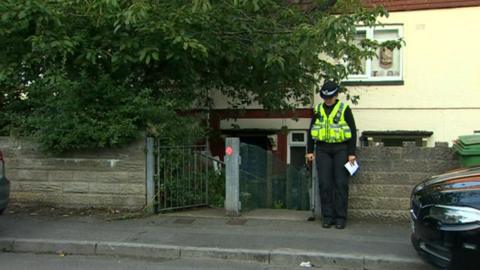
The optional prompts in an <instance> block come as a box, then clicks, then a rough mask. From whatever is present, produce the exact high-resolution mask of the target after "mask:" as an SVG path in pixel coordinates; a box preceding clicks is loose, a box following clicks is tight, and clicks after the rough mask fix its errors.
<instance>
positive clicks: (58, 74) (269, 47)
mask: <svg viewBox="0 0 480 270" xmlns="http://www.w3.org/2000/svg"><path fill="white" fill-rule="evenodd" d="M290 2H291V1H276V0H225V1H214V0H175V1H168V0H163V1H162V0H156V1H155V0H150V1H147V0H135V1H134V0H69V1H60V0H56V1H51V0H3V1H1V2H0V47H1V48H2V50H0V89H2V95H0V104H1V105H0V119H1V120H0V121H1V122H0V124H1V125H2V126H1V129H0V133H3V134H5V133H9V132H15V133H17V134H24V135H36V136H37V137H38V138H40V140H41V142H42V144H43V145H44V146H45V147H46V148H47V149H50V150H53V151H64V150H68V149H72V148H85V147H94V146H98V147H108V146H116V145H122V144H124V143H126V142H128V141H129V140H131V139H132V138H133V137H135V136H136V135H137V133H138V132H139V131H145V130H147V131H149V132H152V133H153V134H156V135H159V136H168V137H170V138H171V139H172V140H174V139H175V138H178V137H183V136H184V135H185V134H187V132H188V134H201V132H202V131H201V128H200V127H201V126H200V125H199V124H198V121H193V120H192V119H196V116H194V117H192V115H188V114H187V113H185V112H186V111H189V110H190V109H192V108H197V109H198V108H200V109H205V110H207V109H208V108H210V107H211V106H212V105H213V103H212V99H211V96H212V93H213V92H214V91H219V92H221V93H222V94H224V95H226V96H227V97H228V98H229V99H230V102H231V104H232V106H233V107H242V106H244V105H247V104H250V103H252V102H258V103H260V104H262V105H263V107H264V108H265V109H268V110H288V109H291V108H292V107H293V106H294V104H296V103H297V104H298V103H304V104H305V103H309V102H310V100H311V96H312V91H318V88H319V81H320V80H321V79H323V78H332V79H337V80H340V79H342V78H345V77H346V76H347V74H348V73H349V72H354V71H356V70H359V69H361V65H360V63H361V61H360V59H361V58H368V57H375V52H376V49H377V48H378V47H379V46H382V44H377V43H375V42H368V43H367V42H366V43H365V44H362V45H364V46H362V47H360V48H359V47H357V46H356V45H355V44H354V42H353V38H354V36H355V26H356V25H358V24H364V25H374V24H375V23H377V17H378V16H384V15H386V13H385V12H384V10H382V9H374V10H367V9H365V8H363V7H362V6H361V5H359V3H360V1H359V0H343V1H328V0H325V1H323V0H317V1H315V2H316V3H317V4H316V5H314V6H312V8H311V9H308V10H305V9H300V8H298V6H297V5H293V4H291V3H290ZM335 2H336V4H335V5H333V4H334V3H335ZM332 5H333V6H332ZM388 45H389V46H394V44H391V43H389V44H388ZM320 55H322V56H325V57H327V58H325V57H322V58H320V57H319V56H320ZM325 59H337V60H344V61H346V62H347V63H348V65H347V66H344V65H342V64H340V63H339V62H338V61H327V60H325ZM178 115H183V117H177V116H178ZM184 128H187V129H189V130H188V131H185V130H184Z"/></svg>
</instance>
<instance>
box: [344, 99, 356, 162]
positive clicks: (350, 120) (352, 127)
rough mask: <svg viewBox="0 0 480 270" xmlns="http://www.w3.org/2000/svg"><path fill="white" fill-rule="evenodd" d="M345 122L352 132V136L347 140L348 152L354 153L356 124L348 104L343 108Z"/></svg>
mask: <svg viewBox="0 0 480 270" xmlns="http://www.w3.org/2000/svg"><path fill="white" fill-rule="evenodd" d="M345 122H347V124H348V126H349V127H350V131H351V132H352V138H350V140H348V142H347V143H348V150H347V151H348V154H349V155H355V148H356V144H357V126H356V125H355V119H354V118H353V113H352V110H351V109H350V106H348V107H347V108H346V109H345Z"/></svg>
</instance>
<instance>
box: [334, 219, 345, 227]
mask: <svg viewBox="0 0 480 270" xmlns="http://www.w3.org/2000/svg"><path fill="white" fill-rule="evenodd" d="M346 225H347V222H346V221H345V220H344V219H337V222H336V224H335V228H336V229H339V230H343V229H345V226H346Z"/></svg>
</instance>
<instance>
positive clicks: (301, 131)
mask: <svg viewBox="0 0 480 270" xmlns="http://www.w3.org/2000/svg"><path fill="white" fill-rule="evenodd" d="M294 133H302V134H303V138H304V139H305V140H304V141H303V142H294V141H293V134H294ZM307 140H308V136H307V131H306V130H291V131H290V132H289V133H288V143H287V164H290V161H291V156H290V155H291V151H290V147H291V146H305V153H306V151H307Z"/></svg>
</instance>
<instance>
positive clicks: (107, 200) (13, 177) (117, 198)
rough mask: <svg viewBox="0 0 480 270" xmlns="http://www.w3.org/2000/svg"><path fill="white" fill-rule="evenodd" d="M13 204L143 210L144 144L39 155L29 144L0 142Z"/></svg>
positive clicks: (141, 141)
mask: <svg viewBox="0 0 480 270" xmlns="http://www.w3.org/2000/svg"><path fill="white" fill-rule="evenodd" d="M0 149H1V150H2V151H3V153H4V155H5V159H6V169H7V171H6V172H7V178H9V179H10V181H11V202H12V203H19V204H45V205H52V206H61V207H78V208H81V207H99V208H104V207H111V208H122V209H140V208H142V207H143V206H144V205H145V188H146V187H145V154H144V142H143V140H139V141H137V142H136V143H133V144H131V145H129V146H128V147H124V148H121V149H109V150H100V151H98V150H92V151H82V152H72V153H66V154H62V155H49V154H45V153H41V152H40V151H39V149H38V146H37V145H36V144H35V143H32V142H30V141H28V140H16V139H13V138H9V137H0Z"/></svg>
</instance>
